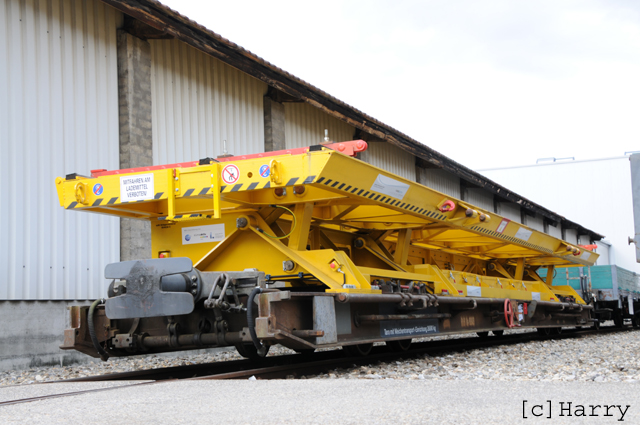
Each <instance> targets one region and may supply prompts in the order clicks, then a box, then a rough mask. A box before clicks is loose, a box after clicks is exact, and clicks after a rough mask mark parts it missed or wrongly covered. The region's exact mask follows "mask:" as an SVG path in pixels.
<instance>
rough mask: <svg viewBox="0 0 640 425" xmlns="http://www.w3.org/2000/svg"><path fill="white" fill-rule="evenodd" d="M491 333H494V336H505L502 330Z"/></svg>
mask: <svg viewBox="0 0 640 425" xmlns="http://www.w3.org/2000/svg"><path fill="white" fill-rule="evenodd" d="M491 332H493V334H494V335H495V336H502V335H504V330H500V331H491Z"/></svg>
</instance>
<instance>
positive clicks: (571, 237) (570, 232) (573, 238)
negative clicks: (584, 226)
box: [564, 229, 578, 244]
mask: <svg viewBox="0 0 640 425" xmlns="http://www.w3.org/2000/svg"><path fill="white" fill-rule="evenodd" d="M564 235H565V237H564V240H565V241H567V242H569V243H572V244H577V243H578V231H577V230H575V229H566V230H565V232H564Z"/></svg>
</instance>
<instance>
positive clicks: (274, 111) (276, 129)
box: [264, 95, 287, 152]
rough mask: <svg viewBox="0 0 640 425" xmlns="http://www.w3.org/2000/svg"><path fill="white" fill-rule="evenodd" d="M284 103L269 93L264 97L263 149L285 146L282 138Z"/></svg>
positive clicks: (269, 150)
mask: <svg viewBox="0 0 640 425" xmlns="http://www.w3.org/2000/svg"><path fill="white" fill-rule="evenodd" d="M284 120H285V117H284V105H283V104H282V103H281V102H276V101H275V100H273V99H272V98H271V97H270V96H269V95H266V96H265V97H264V150H265V152H271V151H279V150H283V149H286V148H287V145H286V143H285V140H284Z"/></svg>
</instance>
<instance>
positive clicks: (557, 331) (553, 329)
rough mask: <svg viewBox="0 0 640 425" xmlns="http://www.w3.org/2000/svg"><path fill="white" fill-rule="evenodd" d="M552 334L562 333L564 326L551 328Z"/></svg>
mask: <svg viewBox="0 0 640 425" xmlns="http://www.w3.org/2000/svg"><path fill="white" fill-rule="evenodd" d="M550 332H551V336H558V335H560V334H561V333H562V328H551V329H550Z"/></svg>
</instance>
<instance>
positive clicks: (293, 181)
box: [220, 176, 316, 193]
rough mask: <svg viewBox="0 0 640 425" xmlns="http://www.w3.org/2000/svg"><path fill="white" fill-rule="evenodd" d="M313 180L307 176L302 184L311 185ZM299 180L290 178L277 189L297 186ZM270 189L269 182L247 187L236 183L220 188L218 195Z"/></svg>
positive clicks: (313, 177) (254, 183)
mask: <svg viewBox="0 0 640 425" xmlns="http://www.w3.org/2000/svg"><path fill="white" fill-rule="evenodd" d="M315 178H316V176H308V177H306V178H305V179H304V180H303V182H302V184H309V183H313V180H314V179H315ZM299 180H300V177H292V178H290V179H289V180H288V181H287V183H286V184H284V185H282V186H280V185H278V187H286V186H295V185H296V184H298V181H299ZM270 188H271V180H267V181H266V182H265V183H262V182H253V183H251V184H249V185H248V186H246V184H245V183H238V184H235V185H233V186H231V185H229V186H220V193H233V192H240V191H241V190H245V191H246V190H259V189H270Z"/></svg>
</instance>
